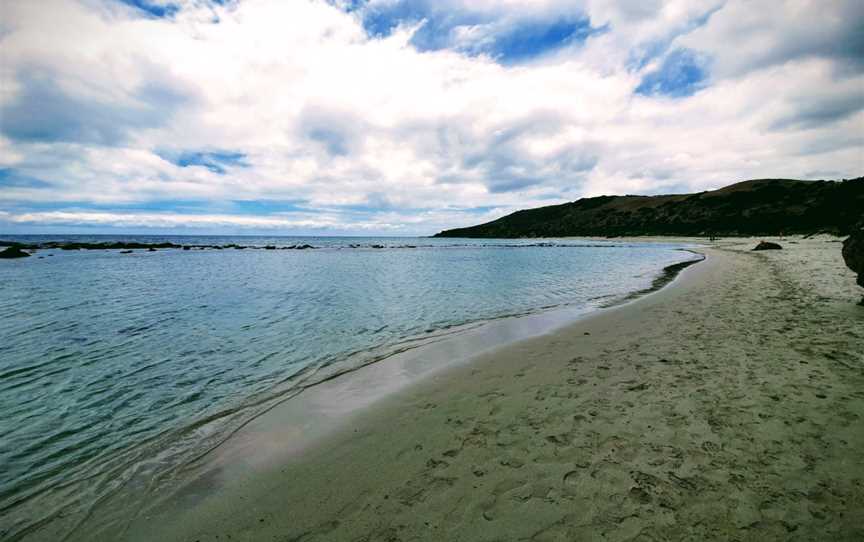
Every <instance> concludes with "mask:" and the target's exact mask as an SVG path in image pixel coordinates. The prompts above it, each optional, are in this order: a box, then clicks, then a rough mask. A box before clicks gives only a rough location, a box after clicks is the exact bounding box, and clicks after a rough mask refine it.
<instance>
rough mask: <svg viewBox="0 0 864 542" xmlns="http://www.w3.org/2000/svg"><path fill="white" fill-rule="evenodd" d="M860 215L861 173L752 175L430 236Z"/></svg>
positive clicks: (801, 228) (719, 228) (823, 222)
mask: <svg viewBox="0 0 864 542" xmlns="http://www.w3.org/2000/svg"><path fill="white" fill-rule="evenodd" d="M862 215H864V177H859V178H857V179H850V180H843V181H800V180H794V179H757V180H752V181H744V182H740V183H736V184H733V185H730V186H727V187H725V188H720V189H719V190H713V191H710V192H700V193H698V194H674V195H663V196H599V197H595V198H583V199H580V200H577V201H574V202H572V203H564V204H562V205H550V206H548V207H539V208H537V209H527V210H524V211H517V212H515V213H513V214H510V215H507V216H505V217H502V218H499V219H498V220H494V221H492V222H488V223H486V224H480V225H478V226H471V227H467V228H458V229H453V230H446V231H443V232H441V233H438V234H437V235H436V236H435V237H485V238H514V237H565V236H606V237H610V236H625V235H627V236H634V235H718V236H736V235H778V234H801V233H805V234H806V233H816V232H830V233H835V234H846V233H849V232H850V231H851V230H852V228H853V226H854V225H855V224H856V223H857V222H858V221H859V220H861V217H862Z"/></svg>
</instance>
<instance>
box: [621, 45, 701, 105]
mask: <svg viewBox="0 0 864 542" xmlns="http://www.w3.org/2000/svg"><path fill="white" fill-rule="evenodd" d="M708 75H709V73H708V61H707V59H706V58H705V57H704V56H701V55H699V54H697V53H696V52H695V51H692V50H690V49H675V50H674V51H672V52H671V53H669V54H668V55H666V58H664V59H663V62H662V63H661V64H660V67H659V68H657V69H656V70H654V71H652V72H648V73H646V74H645V75H644V76H643V77H642V81H641V82H640V83H639V86H638V87H636V94H641V95H642V96H657V95H661V96H669V97H672V98H683V97H686V96H692V95H693V94H694V93H696V92H697V91H698V90H700V89H702V88H704V86H705V83H706V81H707V79H708Z"/></svg>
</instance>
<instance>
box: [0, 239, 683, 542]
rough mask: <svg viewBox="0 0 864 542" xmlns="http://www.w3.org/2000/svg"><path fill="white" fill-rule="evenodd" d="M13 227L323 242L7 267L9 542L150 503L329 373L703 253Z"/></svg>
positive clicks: (0, 472) (3, 329) (0, 460)
mask: <svg viewBox="0 0 864 542" xmlns="http://www.w3.org/2000/svg"><path fill="white" fill-rule="evenodd" d="M0 238H2V239H7V240H13V241H19V242H24V243H40V242H47V241H58V240H64V241H77V242H111V241H135V242H141V243H160V242H171V243H175V244H183V245H227V244H232V243H234V244H241V245H254V246H260V247H263V246H266V245H272V246H275V247H277V248H278V247H286V246H293V245H304V244H308V245H311V246H312V247H315V248H313V249H307V250H251V249H247V250H235V249H225V250H215V249H205V250H197V249H196V250H185V251H184V250H180V249H164V250H158V251H156V252H147V251H144V250H136V251H134V252H133V253H131V254H121V253H120V252H119V251H118V250H81V251H77V250H76V251H65V250H59V249H51V250H39V251H37V252H36V254H34V256H32V257H30V258H25V259H20V260H6V261H0V315H2V317H0V435H2V436H0V466H2V468H0V539H7V538H8V539H12V540H14V539H18V538H26V537H27V535H28V534H33V535H37V536H38V534H39V533H40V530H41V529H45V528H46V526H49V525H58V524H62V529H61V531H63V532H72V531H73V530H74V529H75V528H76V526H78V525H79V524H80V523H81V522H82V521H83V520H85V519H86V518H87V517H88V515H89V514H91V513H92V511H93V510H94V509H95V507H96V506H97V505H98V504H99V503H105V502H110V501H111V500H112V499H115V498H118V499H119V497H118V496H119V495H124V497H123V498H124V499H126V500H128V499H129V497H128V495H131V494H134V495H137V497H136V498H140V499H146V498H147V495H148V494H152V493H155V492H159V491H161V490H163V489H164V488H165V487H167V486H170V485H171V484H173V483H176V481H177V478H178V476H180V474H179V473H181V472H182V469H183V467H184V465H188V464H189V463H190V462H193V461H196V460H200V458H201V457H203V456H206V454H207V453H209V452H210V451H212V450H214V449H215V448H217V447H218V446H219V445H220V444H221V443H223V442H224V441H225V440H226V439H227V438H229V437H230V435H231V434H232V433H233V432H234V431H236V430H237V429H238V428H239V427H241V426H242V425H243V424H245V423H246V422H248V421H249V420H250V419H252V418H254V417H255V416H257V415H258V414H260V413H261V412H263V411H265V410H266V409H268V408H269V407H271V406H272V405H273V404H275V403H277V402H283V401H285V400H286V399H288V400H289V401H290V399H289V398H290V397H291V396H292V395H294V394H297V393H299V392H300V391H302V390H303V389H304V388H306V387H308V386H313V385H315V383H316V382H319V381H322V380H323V379H326V378H329V377H332V376H333V375H334V374H339V373H348V372H351V371H353V370H355V369H356V368H358V367H362V366H364V365H366V364H369V363H387V358H388V355H390V354H392V353H394V352H399V351H404V350H405V349H408V348H412V346H413V345H415V344H420V343H422V342H423V341H424V340H426V339H428V338H430V337H434V338H435V339H436V340H446V339H447V337H448V335H449V334H451V333H455V332H456V331H458V330H460V329H463V328H464V327H465V326H482V325H484V324H485V323H487V322H491V321H495V320H500V319H502V318H518V317H520V316H524V315H530V314H536V313H538V312H542V311H550V310H554V309H557V308H561V307H570V308H575V309H577V311H576V312H577V313H579V314H585V313H588V312H591V311H593V310H596V309H598V308H599V307H601V306H604V305H608V304H611V303H615V302H616V301H621V300H624V299H627V298H628V296H629V295H630V294H632V293H633V292H636V291H641V290H645V289H646V288H649V287H650V286H651V284H652V282H653V281H654V279H655V278H657V277H658V276H659V275H660V274H661V272H662V271H663V269H664V268H665V267H667V266H670V265H672V264H675V263H679V262H682V261H685V260H692V259H694V255H693V254H691V253H689V252H686V251H684V250H682V249H684V248H686V247H685V245H682V244H673V243H647V242H646V243H643V242H639V243H630V242H619V241H615V240H609V241H596V240H578V239H544V240H540V241H538V240H533V239H532V240H487V239H482V240H481V239H473V240H472V239H435V238H358V237H345V238H337V237H250V236H242V237H215V236H207V237H181V236H158V237H145V236H0ZM288 404H289V406H290V403H288ZM130 488H134V491H130Z"/></svg>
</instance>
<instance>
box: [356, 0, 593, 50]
mask: <svg viewBox="0 0 864 542" xmlns="http://www.w3.org/2000/svg"><path fill="white" fill-rule="evenodd" d="M342 7H343V9H345V10H346V11H349V12H356V13H358V14H359V16H360V18H361V20H362V23H363V28H364V29H365V30H366V32H367V34H369V35H370V36H373V37H387V36H389V35H390V34H392V32H393V31H394V30H395V29H396V28H397V27H399V25H412V24H417V23H420V22H421V21H422V22H423V26H421V27H420V28H419V29H418V30H417V31H416V32H415V33H414V35H413V37H412V38H411V44H412V45H414V46H415V47H416V48H417V49H418V50H420V51H437V50H441V49H456V50H460V51H462V52H463V53H466V54H469V55H480V54H486V55H489V56H490V57H492V58H494V59H495V60H497V61H498V62H501V63H503V64H507V63H515V62H520V61H525V60H530V59H532V58H535V57H537V56H540V55H542V54H544V53H547V52H550V51H554V50H556V49H560V48H561V47H565V46H567V45H570V44H573V43H582V42H584V41H585V40H586V39H587V38H588V37H589V36H591V35H592V34H596V33H600V32H604V31H606V30H607V29H606V28H605V27H603V28H594V27H592V26H591V21H590V20H589V19H588V18H587V17H586V16H584V15H583V14H579V13H571V14H567V15H563V16H562V15H561V14H558V15H556V16H555V17H553V18H546V19H544V18H529V19H524V20H514V21H512V22H504V23H502V21H501V20H500V17H499V15H498V14H496V13H491V12H477V11H470V10H468V9H466V10H462V11H458V10H453V9H447V6H443V7H442V6H441V5H440V4H439V3H436V2H429V1H424V0H414V1H412V0H401V1H397V2H392V3H387V4H377V5H368V4H365V5H363V4H361V3H360V2H357V1H353V2H351V3H349V4H345V5H342ZM469 27H475V28H474V30H479V32H478V35H479V36H482V37H481V38H479V39H478V40H477V41H475V42H473V43H471V42H467V43H466V42H465V41H464V40H459V39H458V35H459V30H460V29H467V28H469Z"/></svg>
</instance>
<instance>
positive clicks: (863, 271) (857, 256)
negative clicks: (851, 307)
mask: <svg viewBox="0 0 864 542" xmlns="http://www.w3.org/2000/svg"><path fill="white" fill-rule="evenodd" d="M843 260H844V261H845V262H846V266H847V267H848V268H849V269H851V270H852V271H854V272H856V273H858V286H861V287H862V288H864V225H859V226H858V228H857V229H856V230H854V231H853V232H852V235H850V236H849V238H848V239H846V240H845V241H843ZM860 305H864V298H861V303H860Z"/></svg>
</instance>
